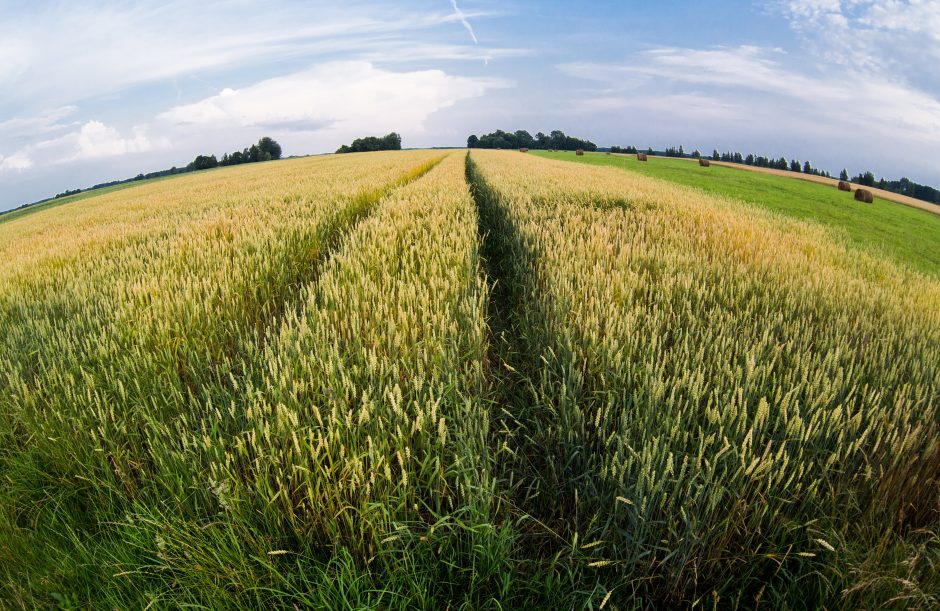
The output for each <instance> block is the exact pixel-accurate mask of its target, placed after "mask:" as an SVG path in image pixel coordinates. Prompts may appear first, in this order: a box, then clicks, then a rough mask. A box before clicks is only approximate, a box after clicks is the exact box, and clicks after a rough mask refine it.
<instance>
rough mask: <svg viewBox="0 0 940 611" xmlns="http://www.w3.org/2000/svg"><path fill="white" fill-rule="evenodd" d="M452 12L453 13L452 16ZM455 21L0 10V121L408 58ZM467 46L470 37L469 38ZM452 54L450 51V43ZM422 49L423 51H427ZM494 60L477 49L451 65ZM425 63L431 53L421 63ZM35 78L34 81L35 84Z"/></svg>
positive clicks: (207, 6) (365, 15)
mask: <svg viewBox="0 0 940 611" xmlns="http://www.w3.org/2000/svg"><path fill="white" fill-rule="evenodd" d="M458 10H459V9H458ZM454 21H462V22H463V23H464V25H465V27H467V28H468V31H470V32H471V34H473V30H472V27H470V26H469V23H468V22H467V18H466V15H465V14H464V13H463V12H462V11H461V12H459V14H455V13H453V12H450V11H445V10H441V11H439V12H427V11H419V10H417V8H401V7H400V6H397V5H396V7H394V8H390V7H388V6H385V5H381V4H379V5H376V4H365V3H362V2H350V3H343V6H342V7H336V6H335V5H332V4H330V3H327V2H322V1H312V2H286V3H284V4H283V5H282V6H279V8H278V10H277V11H258V10H257V8H256V7H255V6H254V5H253V4H252V3H247V2H236V3H232V2H224V1H223V0H206V1H205V2H201V3H199V4H198V6H194V5H192V3H190V2H188V1H185V0H169V1H167V2H159V3H158V2H141V3H139V4H136V5H128V4H124V3H121V4H115V3H111V2H105V1H104V0H90V1H89V2H81V3H57V4H54V5H53V6H51V7H49V6H43V7H42V8H39V7H35V8H30V7H25V8H24V7H20V6H17V7H16V8H15V9H14V8H13V6H12V5H11V6H10V7H9V8H6V7H0V55H3V56H4V57H5V58H6V59H5V61H4V62H2V63H0V86H2V87H3V88H4V91H5V95H4V98H3V100H0V116H3V115H4V114H6V115H8V116H9V115H15V114H21V113H22V112H24V111H25V110H26V109H28V108H30V107H31V106H33V105H34V104H35V100H38V99H42V100H45V101H46V103H47V104H50V105H67V104H77V103H81V102H82V101H83V100H88V99H90V98H93V97H94V98H100V97H102V96H107V95H110V94H114V93H120V92H122V91H126V90H127V89H129V88H131V87H135V86H139V85H142V84H148V83H156V82H165V83H166V85H167V89H168V91H172V92H176V91H177V87H178V86H179V81H178V79H182V78H185V77H187V76H192V75H205V74H211V73H218V72H221V71H225V70H232V69H237V70H239V71H241V72H245V71H246V70H251V69H257V68H259V67H261V66H265V65H271V64H272V63H273V62H285V61H289V62H297V61H298V60H303V59H307V60H313V59H315V58H324V59H336V57H337V56H344V57H346V58H357V57H358V56H359V54H371V55H378V56H380V57H381V61H395V60H396V59H397V58H398V54H399V53H406V54H407V57H405V58H404V59H406V60H411V61H413V60H414V57H415V51H414V49H409V48H408V44H406V43H410V44H411V45H412V46H414V47H416V48H421V46H422V43H423V42H424V43H426V42H429V41H422V40H421V37H420V36H419V34H421V33H427V32H431V31H433V30H434V29H435V28H438V27H439V26H443V25H446V24H450V23H452V22H454ZM473 39H474V43H476V37H475V35H474V36H473ZM453 46H454V47H456V45H453ZM429 50H430V49H429ZM490 55H492V54H491V53H489V52H487V51H486V50H484V49H480V50H479V51H478V52H475V53H466V52H464V53H463V54H460V53H457V52H456V51H453V52H451V53H450V56H451V58H457V59H473V58H482V57H487V56H490ZM425 57H426V58H430V57H431V56H430V55H427V56H425ZM36 75H42V78H36Z"/></svg>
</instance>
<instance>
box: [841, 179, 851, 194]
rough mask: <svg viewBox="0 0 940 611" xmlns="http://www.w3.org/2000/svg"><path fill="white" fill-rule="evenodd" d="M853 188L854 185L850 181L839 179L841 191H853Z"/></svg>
mask: <svg viewBox="0 0 940 611" xmlns="http://www.w3.org/2000/svg"><path fill="white" fill-rule="evenodd" d="M851 190H852V186H851V185H850V184H849V183H848V181H845V180H840V181H839V191H851Z"/></svg>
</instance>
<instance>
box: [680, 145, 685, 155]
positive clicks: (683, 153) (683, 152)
mask: <svg viewBox="0 0 940 611" xmlns="http://www.w3.org/2000/svg"><path fill="white" fill-rule="evenodd" d="M679 157H685V151H684V150H683V149H682V145H681V144H680V145H679Z"/></svg>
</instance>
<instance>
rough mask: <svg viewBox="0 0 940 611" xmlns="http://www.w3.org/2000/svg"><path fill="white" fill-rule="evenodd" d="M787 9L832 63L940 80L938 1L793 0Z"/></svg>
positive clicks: (817, 50)
mask: <svg viewBox="0 0 940 611" xmlns="http://www.w3.org/2000/svg"><path fill="white" fill-rule="evenodd" d="M783 14H784V16H785V17H786V18H787V19H788V20H789V22H790V25H791V27H792V28H793V29H794V31H796V32H797V33H799V34H800V35H801V36H802V37H803V39H804V41H805V42H806V43H807V44H808V45H809V46H810V47H811V49H812V50H813V52H814V53H815V54H816V55H817V56H820V57H822V58H823V59H825V60H826V61H828V62H832V63H835V64H838V65H840V66H843V67H846V68H849V69H853V70H857V71H860V72H861V73H863V74H882V75H884V74H887V73H890V74H892V75H893V76H895V77H904V78H908V79H910V80H922V79H924V78H926V79H928V80H930V81H932V82H933V83H934V84H940V82H938V78H940V73H938V71H937V69H936V66H937V62H938V61H940V2H937V1H936V0H903V1H902V0H788V1H785V2H783Z"/></svg>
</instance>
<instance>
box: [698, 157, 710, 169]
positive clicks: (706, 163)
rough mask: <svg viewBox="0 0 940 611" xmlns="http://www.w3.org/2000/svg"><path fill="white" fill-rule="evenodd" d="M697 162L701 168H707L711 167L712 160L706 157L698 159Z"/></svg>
mask: <svg viewBox="0 0 940 611" xmlns="http://www.w3.org/2000/svg"><path fill="white" fill-rule="evenodd" d="M698 164H699V165H700V166H702V167H703V168H708V167H711V165H712V162H711V161H709V160H708V159H699V160H698Z"/></svg>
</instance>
